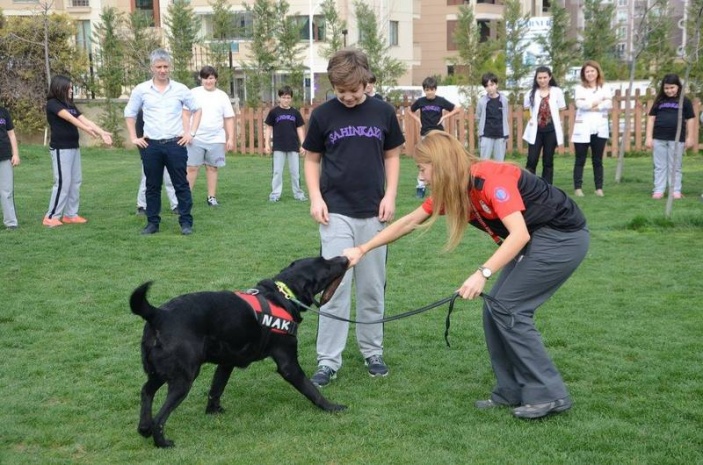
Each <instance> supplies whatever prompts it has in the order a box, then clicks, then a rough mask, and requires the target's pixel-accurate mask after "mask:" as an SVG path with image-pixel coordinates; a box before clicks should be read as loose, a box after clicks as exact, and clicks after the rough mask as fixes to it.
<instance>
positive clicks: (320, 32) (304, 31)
mask: <svg viewBox="0 0 703 465" xmlns="http://www.w3.org/2000/svg"><path fill="white" fill-rule="evenodd" d="M295 22H296V23H297V24H298V27H299V28H300V40H310V16H295ZM325 38H326V35H325V18H324V16H320V15H315V16H313V17H312V40H314V41H315V42H324V41H325Z"/></svg>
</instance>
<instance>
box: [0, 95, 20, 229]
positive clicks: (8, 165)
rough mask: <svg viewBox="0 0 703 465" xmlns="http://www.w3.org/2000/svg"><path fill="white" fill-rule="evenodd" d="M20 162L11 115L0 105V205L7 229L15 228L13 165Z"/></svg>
mask: <svg viewBox="0 0 703 465" xmlns="http://www.w3.org/2000/svg"><path fill="white" fill-rule="evenodd" d="M19 164H20V154H19V149H18V148H17V137H16V136H15V126H14V125H13V124H12V117H11V116H10V112H9V111H7V109H5V108H3V107H0V207H2V216H3V224H4V225H5V228H7V229H17V214H16V213H15V181H14V173H13V170H14V167H15V166H17V165H19Z"/></svg>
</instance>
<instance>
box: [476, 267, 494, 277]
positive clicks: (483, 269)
mask: <svg viewBox="0 0 703 465" xmlns="http://www.w3.org/2000/svg"><path fill="white" fill-rule="evenodd" d="M478 271H480V272H481V274H482V275H483V277H484V278H486V279H491V276H493V272H492V271H491V270H490V269H489V268H486V267H485V266H479V267H478Z"/></svg>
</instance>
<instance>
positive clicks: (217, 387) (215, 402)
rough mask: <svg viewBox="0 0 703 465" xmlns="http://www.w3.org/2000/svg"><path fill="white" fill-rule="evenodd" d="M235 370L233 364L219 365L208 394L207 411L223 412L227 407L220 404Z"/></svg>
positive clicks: (212, 412) (211, 412)
mask: <svg viewBox="0 0 703 465" xmlns="http://www.w3.org/2000/svg"><path fill="white" fill-rule="evenodd" d="M232 370H234V366H233V365H217V369H216V370H215V374H214V375H213V376H212V385H211V386H210V392H209V394H208V396H207V407H205V413H210V414H214V413H222V412H224V411H225V409H223V408H222V405H220V397H222V393H223V392H224V391H225V387H226V386H227V382H228V381H229V377H230V375H231V374H232Z"/></svg>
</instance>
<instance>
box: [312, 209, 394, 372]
mask: <svg viewBox="0 0 703 465" xmlns="http://www.w3.org/2000/svg"><path fill="white" fill-rule="evenodd" d="M383 227H384V224H383V223H381V222H380V221H379V220H378V218H376V217H373V218H364V219H359V218H350V217H348V216H343V215H338V214H334V213H333V214H330V221H329V224H328V225H327V226H325V225H320V239H321V241H322V256H323V257H325V258H327V259H329V258H332V257H336V256H339V255H342V251H343V250H344V249H346V248H350V247H355V246H358V245H361V244H363V243H365V242H366V241H368V240H369V239H371V238H372V237H373V236H375V235H376V233H378V232H379V231H381V230H382V229H383ZM386 249H387V248H386V247H385V246H384V247H379V248H377V249H374V250H372V251H370V252H369V253H367V254H366V255H365V256H364V258H363V259H362V260H361V261H360V262H359V263H358V264H357V265H356V266H355V267H354V268H352V269H350V270H348V271H347V273H346V274H345V275H344V279H342V283H341V284H340V285H339V287H338V288H337V291H336V292H335V293H334V296H333V297H332V299H331V300H330V301H329V302H328V303H327V304H325V305H323V306H322V310H323V311H324V312H328V313H332V314H334V315H337V316H340V317H342V318H347V319H349V316H350V313H351V300H352V299H351V293H352V280H353V281H354V284H355V288H356V316H355V319H357V320H359V321H373V320H379V319H381V318H383V314H384V310H385V307H384V303H385V302H384V298H385V285H386ZM348 334H349V323H345V322H343V321H337V320H333V319H331V318H326V317H324V316H320V318H319V322H318V327H317V363H318V365H326V366H328V367H330V368H332V369H333V370H335V371H337V370H339V368H340V367H341V366H342V351H343V350H344V346H345V345H346V343H347V336H348ZM356 340H357V343H358V345H359V350H360V351H361V355H362V356H363V357H364V358H368V357H371V356H372V355H382V354H383V325H382V324H377V325H356Z"/></svg>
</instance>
